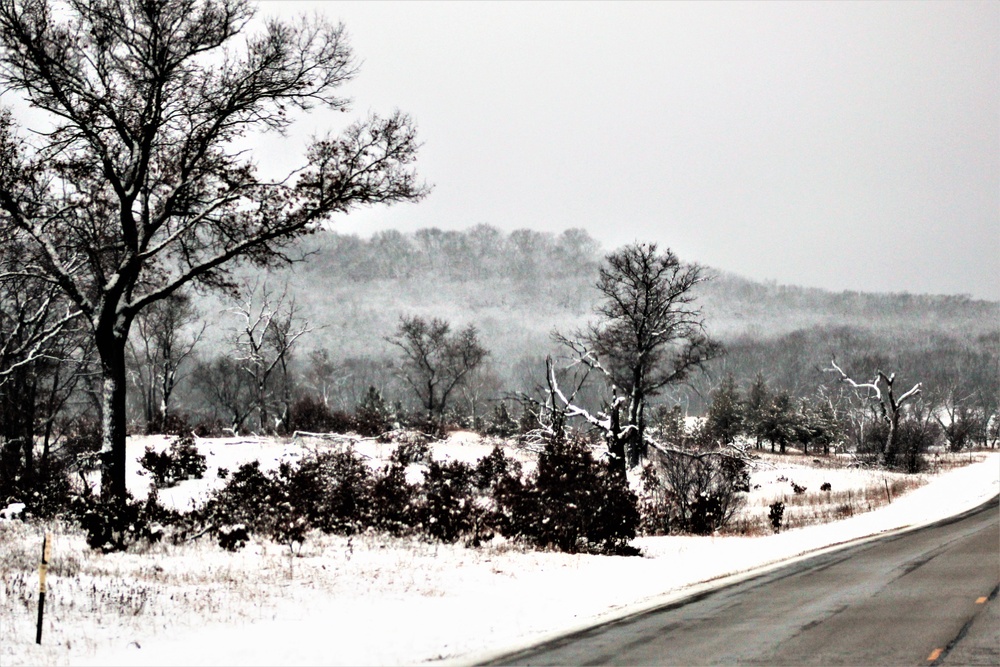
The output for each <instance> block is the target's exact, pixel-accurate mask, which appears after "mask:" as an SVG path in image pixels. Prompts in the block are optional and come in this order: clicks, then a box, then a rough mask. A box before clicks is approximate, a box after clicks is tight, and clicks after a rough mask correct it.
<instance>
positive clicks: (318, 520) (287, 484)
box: [279, 449, 373, 535]
mask: <svg viewBox="0 0 1000 667" xmlns="http://www.w3.org/2000/svg"><path fill="white" fill-rule="evenodd" d="M372 484H373V480H372V473H371V470H370V469H369V468H368V466H367V465H366V464H365V462H364V461H363V460H362V459H361V457H360V456H359V455H358V454H357V453H355V452H354V450H351V449H348V450H344V451H338V452H324V453H321V454H318V455H316V456H311V457H308V458H306V459H304V460H302V461H301V462H300V463H299V464H298V465H297V466H295V467H291V466H289V465H287V464H284V465H282V467H281V468H280V469H279V485H280V486H281V487H283V489H284V493H285V496H286V498H287V502H288V504H289V511H291V509H293V508H294V509H297V510H299V512H298V513H300V514H301V515H302V516H303V517H304V518H305V520H306V522H307V523H308V524H309V525H311V526H314V527H316V528H319V529H320V530H322V531H323V532H326V533H338V534H342V535H352V534H354V533H356V532H358V531H360V530H364V528H365V527H367V526H368V525H370V523H371V516H372ZM291 513H292V514H296V512H291Z"/></svg>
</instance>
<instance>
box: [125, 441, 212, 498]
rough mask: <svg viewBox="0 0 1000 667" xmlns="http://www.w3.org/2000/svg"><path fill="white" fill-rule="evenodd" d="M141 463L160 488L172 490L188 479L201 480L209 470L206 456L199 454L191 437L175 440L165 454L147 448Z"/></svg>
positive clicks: (140, 460)
mask: <svg viewBox="0 0 1000 667" xmlns="http://www.w3.org/2000/svg"><path fill="white" fill-rule="evenodd" d="M139 463H140V465H142V467H143V468H145V469H146V470H148V471H149V472H150V474H151V475H152V476H153V482H154V484H156V486H157V487H159V488H170V487H172V486H176V485H177V484H178V482H183V481H184V480H186V479H201V478H202V476H203V475H204V474H205V469H206V468H207V465H206V463H205V455H204V454H201V453H199V452H198V446H197V445H196V444H195V442H194V438H193V437H192V436H190V435H185V436H180V437H177V438H175V439H174V440H173V441H172V442H171V443H170V446H169V447H168V448H167V449H166V450H164V451H163V452H157V451H156V450H154V449H153V448H152V447H150V446H147V447H146V452H145V453H144V454H143V455H142V458H140V459H139Z"/></svg>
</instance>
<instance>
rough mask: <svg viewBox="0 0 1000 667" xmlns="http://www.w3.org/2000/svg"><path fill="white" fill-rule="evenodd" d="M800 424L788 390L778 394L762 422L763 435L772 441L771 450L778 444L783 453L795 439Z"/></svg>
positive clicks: (766, 410)
mask: <svg viewBox="0 0 1000 667" xmlns="http://www.w3.org/2000/svg"><path fill="white" fill-rule="evenodd" d="M798 425H799V420H798V415H797V413H796V411H795V405H794V403H793V401H792V397H791V396H790V395H789V394H788V392H786V391H783V392H781V393H779V394H778V395H776V396H775V397H774V398H773V399H772V400H771V402H770V404H769V405H768V406H767V408H766V409H765V411H764V414H763V418H762V421H761V424H760V430H761V435H762V436H763V437H764V439H765V440H767V441H768V442H770V443H771V451H772V452H773V451H774V446H775V445H778V447H779V448H780V451H781V453H782V454H784V453H785V451H786V447H787V446H788V444H789V443H790V442H792V441H794V440H795V438H796V435H797V429H798Z"/></svg>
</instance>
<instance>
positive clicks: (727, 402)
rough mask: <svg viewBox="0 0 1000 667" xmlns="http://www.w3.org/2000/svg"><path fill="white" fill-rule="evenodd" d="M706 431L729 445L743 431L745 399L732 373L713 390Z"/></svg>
mask: <svg viewBox="0 0 1000 667" xmlns="http://www.w3.org/2000/svg"><path fill="white" fill-rule="evenodd" d="M705 431H706V432H707V433H708V434H709V435H710V436H711V437H714V438H716V439H718V440H720V441H721V442H722V443H723V444H727V445H729V444H732V443H733V442H735V441H736V438H737V436H739V435H740V433H742V432H743V399H742V397H741V396H740V390H739V387H737V386H736V380H735V379H733V376H732V375H727V376H726V378H725V379H724V380H723V381H722V384H721V385H719V388H718V389H716V390H715V391H714V392H712V404H711V405H710V406H709V408H708V415H707V416H706V418H705Z"/></svg>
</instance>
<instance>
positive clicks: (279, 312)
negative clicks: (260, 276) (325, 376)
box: [233, 284, 312, 433]
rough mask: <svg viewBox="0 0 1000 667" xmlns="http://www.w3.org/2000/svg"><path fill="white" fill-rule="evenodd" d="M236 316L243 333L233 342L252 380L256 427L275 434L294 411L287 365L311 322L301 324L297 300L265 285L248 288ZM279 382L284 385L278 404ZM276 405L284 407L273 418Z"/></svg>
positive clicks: (285, 292)
mask: <svg viewBox="0 0 1000 667" xmlns="http://www.w3.org/2000/svg"><path fill="white" fill-rule="evenodd" d="M233 313H234V314H235V315H236V316H237V317H238V318H239V319H240V330H239V332H238V333H237V335H236V338H235V341H234V343H235V348H236V354H235V358H236V361H237V364H238V366H239V369H240V371H241V372H242V373H244V374H245V375H246V376H247V377H248V378H249V380H250V386H251V387H252V390H253V397H254V406H255V410H256V412H257V427H258V429H259V430H260V432H262V433H270V432H274V431H276V430H277V429H278V428H279V426H280V425H281V424H282V423H287V420H288V412H289V409H290V407H291V388H290V386H289V381H290V379H289V377H288V364H289V362H290V361H291V355H292V348H293V347H294V346H295V343H296V342H297V341H298V340H299V338H301V337H302V336H304V335H305V334H307V333H309V332H310V331H312V329H311V328H310V327H309V323H308V322H305V323H299V321H298V309H297V308H296V306H295V300H294V299H289V298H288V292H287V290H285V291H282V292H281V294H278V295H275V294H274V293H273V292H272V291H271V290H269V289H268V287H267V285H266V284H265V285H259V284H254V285H252V286H248V288H247V289H246V295H245V297H244V299H243V300H242V301H241V302H240V304H239V305H237V306H236V307H235V308H233ZM278 376H280V378H279V377H278ZM277 379H280V381H281V385H280V387H279V389H278V394H279V396H278V398H277V401H275V400H274V393H275V387H274V383H275V380H277ZM274 402H277V403H279V404H280V405H281V412H280V414H277V415H271V414H270V410H269V407H270V405H271V404H272V403H274ZM272 419H273V421H274V424H273V425H272V423H271V421H272Z"/></svg>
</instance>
